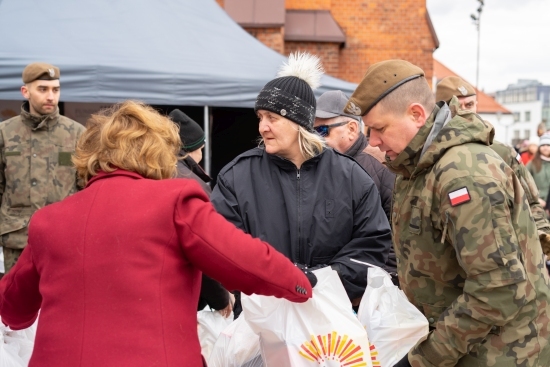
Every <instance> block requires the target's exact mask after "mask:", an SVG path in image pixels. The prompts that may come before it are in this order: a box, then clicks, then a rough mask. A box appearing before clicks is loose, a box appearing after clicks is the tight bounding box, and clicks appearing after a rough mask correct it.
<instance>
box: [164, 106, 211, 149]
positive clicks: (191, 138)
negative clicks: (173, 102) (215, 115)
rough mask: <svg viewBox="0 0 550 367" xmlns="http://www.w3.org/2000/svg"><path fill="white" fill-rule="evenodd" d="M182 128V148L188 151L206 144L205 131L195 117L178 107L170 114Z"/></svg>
mask: <svg viewBox="0 0 550 367" xmlns="http://www.w3.org/2000/svg"><path fill="white" fill-rule="evenodd" d="M168 116H169V117H170V119H172V121H174V123H175V124H176V125H178V126H179V128H180V139H181V142H182V144H183V146H182V148H183V150H185V151H186V152H192V151H194V150H197V149H199V148H200V147H201V146H202V145H203V144H204V131H203V130H202V128H201V127H200V125H199V124H197V123H196V122H195V121H194V120H193V119H191V118H190V117H189V116H187V115H186V114H185V113H183V112H181V111H180V110H178V109H175V110H173V111H172V112H170V114H169V115H168Z"/></svg>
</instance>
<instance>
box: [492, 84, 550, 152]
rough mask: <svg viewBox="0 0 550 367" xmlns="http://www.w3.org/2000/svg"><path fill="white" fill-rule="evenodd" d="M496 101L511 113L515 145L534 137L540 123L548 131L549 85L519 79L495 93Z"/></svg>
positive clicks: (549, 119) (549, 110) (549, 122)
mask: <svg viewBox="0 0 550 367" xmlns="http://www.w3.org/2000/svg"><path fill="white" fill-rule="evenodd" d="M496 100H497V101H498V102H499V103H501V104H502V105H503V106H504V107H506V108H507V109H509V110H510V111H512V114H513V116H514V124H513V126H512V128H511V129H512V131H513V139H514V142H515V143H518V142H520V141H522V140H529V139H530V138H532V137H534V136H536V134H537V127H538V126H539V124H540V123H543V124H544V125H546V130H548V129H550V85H543V84H542V83H541V82H539V81H537V80H532V79H519V80H518V82H517V83H515V84H510V85H508V88H506V89H505V90H501V91H497V92H496Z"/></svg>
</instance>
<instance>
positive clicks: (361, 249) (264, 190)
mask: <svg viewBox="0 0 550 367" xmlns="http://www.w3.org/2000/svg"><path fill="white" fill-rule="evenodd" d="M321 75H322V69H321V68H320V66H319V59H318V58H317V57H314V56H311V55H308V54H297V55H290V57H289V62H288V64H286V65H284V66H283V68H282V69H281V71H280V72H279V75H278V78H276V79H274V80H272V81H270V82H268V83H267V84H266V85H265V87H264V88H263V89H262V91H261V92H260V94H259V95H258V98H257V100H256V105H255V111H256V113H257V115H258V118H259V132H260V134H261V137H262V144H261V147H259V148H255V149H252V150H249V151H247V152H245V153H243V154H241V155H240V156H238V157H237V158H235V159H234V160H233V161H232V162H230V163H229V164H228V165H227V166H225V167H224V168H223V169H222V171H221V172H220V174H219V175H218V180H217V186H216V187H215V188H214V191H213V193H212V197H211V200H212V203H213V204H214V206H215V207H216V209H217V210H218V212H220V213H221V214H222V215H223V216H225V218H226V219H228V220H229V221H231V222H233V223H234V224H235V225H236V226H237V227H239V228H241V229H243V230H244V231H245V232H248V233H250V234H251V235H253V236H258V237H260V238H262V239H263V240H266V241H268V242H269V243H270V244H271V245H273V246H274V247H275V248H276V249H277V250H278V251H280V252H282V253H283V254H284V255H286V256H287V257H288V258H289V259H291V260H292V261H293V262H295V263H299V264H304V265H307V266H308V267H315V266H318V265H322V264H326V265H330V266H331V267H332V268H333V269H335V270H336V271H337V272H338V274H339V275H340V278H341V279H342V282H343V284H344V287H345V289H346V291H347V294H348V296H349V298H350V300H352V301H353V303H354V304H358V303H359V300H360V298H361V296H362V295H363V293H364V291H365V287H366V283H367V276H366V275H367V270H368V266H366V265H364V264H362V263H361V262H367V263H370V264H373V265H377V266H383V265H384V264H385V262H386V259H387V256H388V251H389V248H390V246H391V234H390V228H389V224H388V220H387V218H386V215H385V214H384V211H383V209H382V206H381V204H380V196H379V194H378V191H377V189H376V186H375V185H374V183H373V181H372V179H371V178H370V177H369V175H368V174H367V173H366V172H365V171H364V170H363V169H362V168H361V167H360V166H359V165H358V164H357V163H356V162H355V161H354V160H352V159H350V158H349V157H347V156H344V155H342V154H340V153H338V152H336V151H334V150H332V149H330V148H327V147H326V146H325V143H324V141H323V139H322V138H321V137H320V136H319V135H317V134H316V133H314V131H313V122H314V119H315V106H316V102H315V96H314V94H313V90H312V88H316V87H317V86H318V85H319V80H320V77H321Z"/></svg>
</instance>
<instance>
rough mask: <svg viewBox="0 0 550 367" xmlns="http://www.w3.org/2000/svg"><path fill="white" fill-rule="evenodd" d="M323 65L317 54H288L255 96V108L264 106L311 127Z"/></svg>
mask: <svg viewBox="0 0 550 367" xmlns="http://www.w3.org/2000/svg"><path fill="white" fill-rule="evenodd" d="M322 74H323V69H322V68H321V65H320V61H319V58H318V57H317V56H313V55H310V54H307V53H297V54H290V56H289V60H288V63H287V64H285V65H283V67H282V68H281V70H280V71H279V74H278V75H277V76H278V78H276V79H273V80H272V81H270V82H268V83H267V84H266V85H265V86H264V87H263V89H262V90H261V92H260V94H258V97H257V99H256V105H255V106H254V111H258V110H267V111H271V112H274V113H276V114H278V115H281V116H283V117H285V118H287V119H289V120H291V121H293V122H295V123H297V124H298V125H300V126H302V127H304V128H306V129H307V130H308V131H313V123H314V121H315V108H316V102H315V95H314V94H313V89H314V88H317V86H318V85H319V81H320V78H321V75H322Z"/></svg>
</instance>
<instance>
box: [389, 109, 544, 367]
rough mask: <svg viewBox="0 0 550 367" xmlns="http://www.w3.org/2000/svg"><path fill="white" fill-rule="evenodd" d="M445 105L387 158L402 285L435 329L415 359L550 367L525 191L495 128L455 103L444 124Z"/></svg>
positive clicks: (539, 261) (540, 274) (540, 275)
mask: <svg viewBox="0 0 550 367" xmlns="http://www.w3.org/2000/svg"><path fill="white" fill-rule="evenodd" d="M440 108H441V109H440ZM442 109H446V106H444V105H439V106H438V107H436V109H435V110H434V112H433V113H432V115H431V116H430V118H429V119H428V121H427V122H426V124H425V125H424V126H423V127H422V128H421V129H420V131H419V132H418V133H417V135H416V136H415V137H414V138H413V140H412V141H411V143H410V144H409V145H408V146H407V147H406V148H405V150H404V151H403V152H401V154H399V156H398V157H396V159H395V160H394V161H392V162H389V164H388V167H389V168H390V169H392V170H393V171H394V172H396V173H397V174H398V177H397V181H396V185H395V191H394V206H393V209H392V220H393V235H394V237H393V239H394V246H395V252H396V255H397V260H398V262H397V270H398V274H399V279H400V282H401V287H402V288H403V290H404V292H405V293H406V295H407V297H408V299H409V300H410V301H411V302H412V303H413V304H414V305H415V306H416V307H417V308H418V309H419V310H420V311H421V312H423V313H424V315H425V316H426V317H427V318H428V321H429V323H430V328H431V331H430V333H429V334H428V335H427V337H426V338H425V339H423V340H421V341H419V342H418V344H417V345H416V346H415V347H414V348H413V349H412V350H411V351H410V352H409V355H408V358H409V361H410V363H411V364H412V366H413V367H420V366H430V367H431V366H441V367H445V366H464V367H477V366H498V367H503V366H504V367H506V366H514V367H515V366H518V365H521V366H525V367H534V366H537V367H538V366H547V365H548V361H549V360H550V344H549V337H550V318H549V316H550V304H549V301H550V279H549V277H548V273H547V272H546V271H545V270H544V261H543V254H542V250H541V247H540V244H539V240H538V236H537V229H536V227H535V223H534V221H533V218H532V216H531V214H530V210H529V205H528V203H527V199H526V196H525V194H524V192H523V189H522V188H521V185H520V182H519V180H518V179H517V177H516V176H515V174H514V173H513V171H512V169H511V168H510V167H508V165H507V164H506V163H504V162H503V160H502V159H501V158H500V157H499V156H498V155H497V154H496V153H495V152H494V151H493V150H492V149H491V148H489V145H490V144H491V142H492V139H493V135H494V130H493V127H492V126H491V125H490V124H488V123H485V122H483V121H482V120H480V119H479V118H478V117H477V115H475V114H472V113H470V112H468V111H458V105H457V104H456V100H455V101H451V111H448V109H447V111H448V112H450V114H449V117H448V118H447V119H445V123H444V124H443V125H442V126H441V125H438V123H437V121H440V120H441V119H440V113H441V112H442ZM449 119H450V120H449ZM434 120H435V121H436V123H434ZM434 126H435V128H434ZM436 130H438V131H436ZM431 138H433V140H430V139H431ZM425 143H426V144H425ZM425 145H426V146H425ZM424 146H425V147H424Z"/></svg>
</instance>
